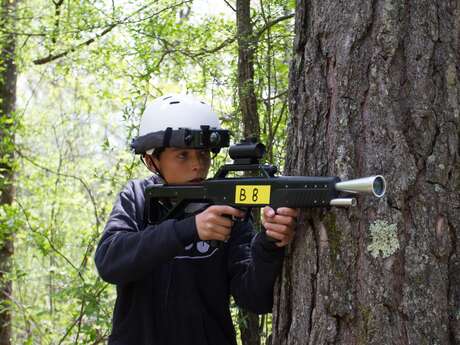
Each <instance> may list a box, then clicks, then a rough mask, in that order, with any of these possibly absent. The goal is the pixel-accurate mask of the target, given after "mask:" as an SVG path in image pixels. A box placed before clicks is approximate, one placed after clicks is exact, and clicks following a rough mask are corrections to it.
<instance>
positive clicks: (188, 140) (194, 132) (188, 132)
mask: <svg viewBox="0 0 460 345" xmlns="http://www.w3.org/2000/svg"><path fill="white" fill-rule="evenodd" d="M200 128H201V129H189V128H179V129H174V130H173V129H172V128H171V127H168V128H166V130H164V131H158V132H153V133H148V134H146V135H142V136H139V137H137V138H134V139H133V141H132V142H131V148H132V149H133V151H134V153H136V154H144V153H145V152H146V151H148V150H150V149H153V148H160V147H177V148H187V149H210V150H211V151H212V152H213V153H218V152H219V151H220V149H221V148H222V147H228V146H229V145H230V132H229V131H228V130H226V129H216V128H209V126H200Z"/></svg>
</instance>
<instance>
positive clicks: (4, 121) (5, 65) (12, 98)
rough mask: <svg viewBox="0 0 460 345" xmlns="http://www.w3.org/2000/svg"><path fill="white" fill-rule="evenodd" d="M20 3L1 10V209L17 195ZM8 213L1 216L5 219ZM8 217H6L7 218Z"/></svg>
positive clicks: (7, 318)
mask: <svg viewBox="0 0 460 345" xmlns="http://www.w3.org/2000/svg"><path fill="white" fill-rule="evenodd" d="M15 10H16V2H15V1H13V0H3V1H2V7H1V9H0V11H1V14H0V21H1V27H2V28H3V29H4V30H5V31H6V32H9V33H4V32H2V33H0V35H1V40H0V45H1V53H0V61H1V63H0V66H1V69H0V177H1V178H0V208H3V207H5V206H8V205H11V204H12V202H13V199H14V195H15V189H14V185H13V167H12V163H13V159H14V157H13V152H14V151H13V149H14V127H15V126H14V125H15V123H14V122H15V115H14V111H15V104H16V79H17V74H16V65H15V62H14V58H15V47H16V44H15V43H16V42H15V37H14V34H12V33H11V32H12V31H13V29H14V28H13V24H14V13H15ZM4 214H5V213H3V214H1V215H0V217H2V218H4V217H5V216H4ZM4 220H5V219H4ZM7 224H8V219H6V222H5V221H2V220H1V219H0V345H10V344H11V336H12V333H11V329H12V328H11V311H10V309H11V308H10V306H11V298H10V296H11V292H12V282H11V280H10V278H8V273H9V272H10V271H11V260H12V255H13V233H12V231H11V230H12V229H11V227H9V226H7Z"/></svg>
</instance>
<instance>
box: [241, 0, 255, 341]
mask: <svg viewBox="0 0 460 345" xmlns="http://www.w3.org/2000/svg"><path fill="white" fill-rule="evenodd" d="M250 10H251V6H250V0H237V2H236V22H237V36H238V98H239V104H240V109H241V113H242V118H243V136H244V138H248V137H257V138H259V136H260V126H259V116H258V114H257V99H256V95H255V92H254V49H255V42H254V38H253V33H252V23H251V11H250ZM256 223H257V218H256ZM238 317H239V319H240V322H239V328H240V332H241V341H242V343H243V345H259V344H260V334H259V316H258V315H256V314H254V313H251V312H249V311H246V310H244V309H241V308H240V310H239V313H238Z"/></svg>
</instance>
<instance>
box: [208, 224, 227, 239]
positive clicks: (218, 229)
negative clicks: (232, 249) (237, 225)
mask: <svg viewBox="0 0 460 345" xmlns="http://www.w3.org/2000/svg"><path fill="white" fill-rule="evenodd" d="M210 231H211V232H212V233H215V234H218V235H222V236H229V235H230V232H231V229H230V228H228V227H226V226H222V225H217V224H214V225H213V226H212V228H211V229H210Z"/></svg>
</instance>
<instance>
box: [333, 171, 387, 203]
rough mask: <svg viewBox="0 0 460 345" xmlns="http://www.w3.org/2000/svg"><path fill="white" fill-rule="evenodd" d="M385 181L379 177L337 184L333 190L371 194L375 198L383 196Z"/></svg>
mask: <svg viewBox="0 0 460 345" xmlns="http://www.w3.org/2000/svg"><path fill="white" fill-rule="evenodd" d="M386 185H387V184H386V181H385V179H384V178H383V176H381V175H376V176H369V177H363V178H359V179H355V180H349V181H343V182H338V183H336V184H335V189H336V190H338V191H341V192H347V193H372V194H374V195H375V196H376V197H377V198H381V197H382V196H384V195H385V191H386Z"/></svg>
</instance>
